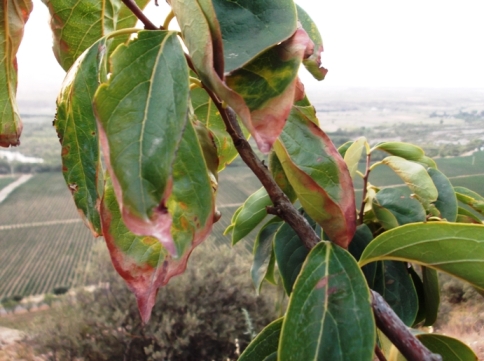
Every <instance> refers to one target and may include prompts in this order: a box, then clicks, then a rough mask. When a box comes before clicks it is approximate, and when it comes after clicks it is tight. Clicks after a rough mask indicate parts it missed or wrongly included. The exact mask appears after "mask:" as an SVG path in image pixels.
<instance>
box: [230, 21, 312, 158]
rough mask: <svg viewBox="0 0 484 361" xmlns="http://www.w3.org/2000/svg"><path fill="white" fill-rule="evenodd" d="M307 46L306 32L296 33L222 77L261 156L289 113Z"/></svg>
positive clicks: (275, 136)
mask: <svg viewBox="0 0 484 361" xmlns="http://www.w3.org/2000/svg"><path fill="white" fill-rule="evenodd" d="M309 43H310V40H309V37H308V35H307V34H306V32H305V31H304V30H303V29H298V30H296V32H295V33H294V35H293V36H291V37H290V38H289V39H288V40H286V41H284V42H282V43H281V44H279V45H276V46H274V47H272V48H269V49H268V50H266V51H264V52H263V53H262V54H260V55H259V56H257V57H256V58H255V59H253V60H252V61H250V62H249V63H247V64H245V65H244V66H243V67H242V68H240V69H236V70H234V71H232V72H231V73H230V74H228V75H227V76H226V79H225V80H226V83H227V85H228V86H229V87H230V88H231V89H233V90H234V91H235V92H236V93H238V94H240V95H241V96H242V98H243V99H244V102H245V104H246V105H247V107H248V108H249V110H250V115H251V122H250V124H247V123H246V122H245V126H246V127H247V129H248V130H249V131H250V132H251V134H252V135H253V136H254V139H255V140H256V142H257V144H258V146H259V149H260V150H261V151H262V152H264V153H267V152H268V151H269V150H270V149H271V147H272V144H273V143H274V141H275V140H276V139H277V137H278V136H279V134H280V132H281V131H282V128H283V127H284V124H285V122H286V119H287V117H288V115H289V113H290V111H291V108H292V106H293V103H294V99H295V97H296V95H297V93H296V85H297V73H298V70H299V66H300V64H301V62H302V59H303V56H304V52H305V50H306V48H307V47H308V45H309ZM242 120H244V119H243V118H242Z"/></svg>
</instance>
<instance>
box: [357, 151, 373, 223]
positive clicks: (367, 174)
mask: <svg viewBox="0 0 484 361" xmlns="http://www.w3.org/2000/svg"><path fill="white" fill-rule="evenodd" d="M370 160H371V153H368V154H367V155H366V171H365V175H364V176H363V194H362V197H361V208H360V213H359V215H358V224H363V216H364V214H365V198H366V194H367V192H368V189H367V188H368V178H369V177H370Z"/></svg>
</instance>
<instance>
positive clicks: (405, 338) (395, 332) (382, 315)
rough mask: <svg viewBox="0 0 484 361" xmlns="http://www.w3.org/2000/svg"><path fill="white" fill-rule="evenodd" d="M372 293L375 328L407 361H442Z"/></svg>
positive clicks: (376, 294) (381, 298) (382, 300)
mask: <svg viewBox="0 0 484 361" xmlns="http://www.w3.org/2000/svg"><path fill="white" fill-rule="evenodd" d="M371 293H372V296H373V297H372V298H373V302H372V307H373V313H374V315H375V322H376V325H377V327H378V328H379V329H380V330H381V331H382V332H383V333H384V334H385V336H386V337H388V339H389V340H390V341H391V342H392V343H393V344H394V345H395V346H396V348H398V350H399V351H400V352H401V353H402V355H403V356H404V357H405V358H406V359H407V360H408V361H442V357H441V356H440V355H437V354H434V353H432V352H430V350H429V349H428V348H427V347H425V346H424V345H423V344H422V343H421V342H420V341H419V340H418V339H417V338H416V337H415V336H414V335H413V334H412V333H411V332H410V330H409V329H408V328H407V326H406V325H405V324H404V323H403V322H402V320H400V318H399V317H398V316H397V315H396V314H395V312H393V310H392V309H391V307H390V306H389V305H388V303H386V302H385V300H384V299H383V297H382V296H380V295H379V294H378V293H377V292H375V291H371Z"/></svg>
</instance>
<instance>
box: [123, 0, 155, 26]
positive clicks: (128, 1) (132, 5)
mask: <svg viewBox="0 0 484 361" xmlns="http://www.w3.org/2000/svg"><path fill="white" fill-rule="evenodd" d="M122 1H123V3H124V5H126V6H127V7H128V9H129V10H131V12H132V13H133V14H134V15H135V16H136V17H137V18H138V19H139V20H140V21H141V22H142V23H143V25H144V26H145V29H147V30H164V29H163V27H157V26H156V25H155V24H153V23H152V22H151V20H150V19H148V18H147V17H146V15H145V14H144V13H143V11H142V10H141V9H140V8H139V6H138V5H137V4H136V2H135V1H134V0H122Z"/></svg>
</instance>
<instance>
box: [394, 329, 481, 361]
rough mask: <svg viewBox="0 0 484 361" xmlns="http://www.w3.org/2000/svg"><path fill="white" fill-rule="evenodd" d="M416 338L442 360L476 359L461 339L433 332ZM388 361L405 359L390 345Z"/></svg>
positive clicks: (468, 360) (465, 360) (462, 360)
mask: <svg viewBox="0 0 484 361" xmlns="http://www.w3.org/2000/svg"><path fill="white" fill-rule="evenodd" d="M416 337H417V338H418V340H419V341H420V342H422V344H423V345H424V346H425V347H427V348H428V349H429V350H430V351H431V352H433V353H435V354H438V355H440V356H442V361H477V360H478V359H477V356H476V354H475V353H474V352H473V351H472V350H471V348H470V347H469V346H467V345H466V344H465V343H463V342H462V341H459V340H457V339H455V338H452V337H449V336H445V335H439V334H435V333H432V334H430V333H422V334H418V335H416ZM388 360H389V361H405V360H406V359H405V357H403V356H402V354H400V352H399V351H398V350H397V348H396V347H395V346H392V348H391V351H390V356H389V359H388Z"/></svg>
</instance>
